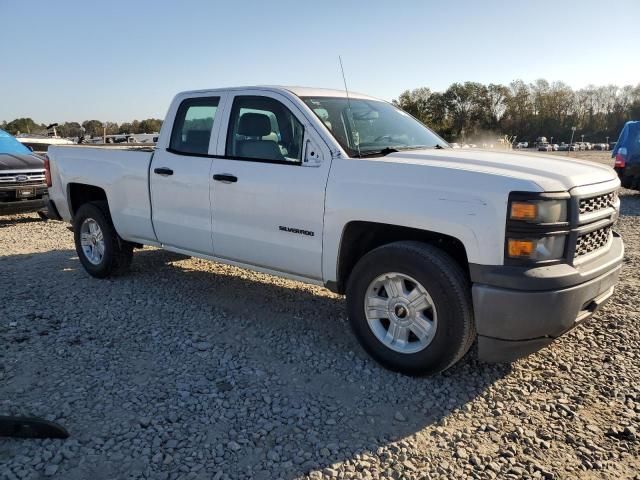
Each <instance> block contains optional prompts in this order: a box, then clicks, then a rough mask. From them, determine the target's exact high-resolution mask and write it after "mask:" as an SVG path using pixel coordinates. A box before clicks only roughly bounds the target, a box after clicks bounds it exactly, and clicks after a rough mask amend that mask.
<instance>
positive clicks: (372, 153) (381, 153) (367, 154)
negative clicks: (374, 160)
mask: <svg viewBox="0 0 640 480" xmlns="http://www.w3.org/2000/svg"><path fill="white" fill-rule="evenodd" d="M429 148H433V149H436V150H441V149H443V148H444V147H443V146H442V145H440V144H438V143H436V144H435V145H433V146H427V145H412V146H410V147H401V146H396V147H385V148H383V149H382V150H368V151H365V152H360V158H366V157H386V156H387V155H389V154H390V153H397V152H406V151H408V150H426V149H429Z"/></svg>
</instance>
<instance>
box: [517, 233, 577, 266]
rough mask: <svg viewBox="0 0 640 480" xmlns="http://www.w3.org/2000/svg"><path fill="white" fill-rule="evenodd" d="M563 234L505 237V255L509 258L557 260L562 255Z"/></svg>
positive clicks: (540, 260) (539, 260) (538, 260)
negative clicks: (536, 236) (538, 236)
mask: <svg viewBox="0 0 640 480" xmlns="http://www.w3.org/2000/svg"><path fill="white" fill-rule="evenodd" d="M565 239H566V236H565V235H549V236H546V237H541V238H509V239H507V255H508V256H509V257H510V258H516V259H521V260H533V261H536V262H542V261H545V260H557V259H559V258H562V257H563V256H564V244H565Z"/></svg>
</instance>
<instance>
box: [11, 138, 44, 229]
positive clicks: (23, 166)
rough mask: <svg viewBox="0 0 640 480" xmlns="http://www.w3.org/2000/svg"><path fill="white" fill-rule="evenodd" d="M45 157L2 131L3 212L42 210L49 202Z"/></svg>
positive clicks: (40, 212) (42, 213)
mask: <svg viewBox="0 0 640 480" xmlns="http://www.w3.org/2000/svg"><path fill="white" fill-rule="evenodd" d="M47 200H48V198H47V182H46V177H45V168H44V160H43V159H42V158H40V157H38V156H37V155H35V154H34V153H33V152H32V151H31V150H29V149H28V148H27V147H25V146H24V145H22V144H21V143H20V142H19V141H18V140H16V139H15V138H14V137H13V136H12V135H10V134H8V133H7V132H5V131H4V130H0V215H9V214H15V213H26V212H38V214H39V215H40V216H41V217H43V218H44V216H45V211H46V204H47Z"/></svg>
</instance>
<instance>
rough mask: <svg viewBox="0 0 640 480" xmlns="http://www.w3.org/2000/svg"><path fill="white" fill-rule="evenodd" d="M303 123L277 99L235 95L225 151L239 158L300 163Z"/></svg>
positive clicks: (230, 155)
mask: <svg viewBox="0 0 640 480" xmlns="http://www.w3.org/2000/svg"><path fill="white" fill-rule="evenodd" d="M303 138H304V127H303V126H302V124H301V123H300V122H299V121H298V119H297V118H296V117H295V116H294V115H293V114H292V113H291V111H290V110H289V109H288V108H287V107H285V106H284V105H283V104H282V103H280V102H279V101H277V100H275V99H273V98H269V97H260V96H239V97H236V98H235V99H234V101H233V107H232V109H231V116H230V118H229V129H228V131H227V146H226V155H227V156H228V157H232V158H236V159H239V160H243V159H246V160H256V161H259V160H263V161H269V162H281V163H288V164H300V163H302V143H303Z"/></svg>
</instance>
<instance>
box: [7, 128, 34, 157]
mask: <svg viewBox="0 0 640 480" xmlns="http://www.w3.org/2000/svg"><path fill="white" fill-rule="evenodd" d="M0 153H16V154H22V155H29V154H30V153H31V151H30V150H29V149H28V148H27V147H25V146H24V145H23V144H21V143H20V142H19V141H18V140H16V139H15V138H13V136H11V135H9V134H8V133H7V132H5V131H4V130H0Z"/></svg>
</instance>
